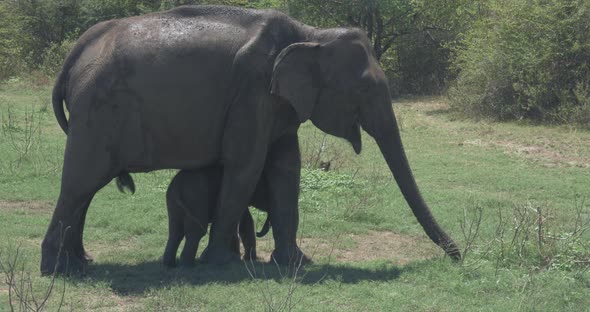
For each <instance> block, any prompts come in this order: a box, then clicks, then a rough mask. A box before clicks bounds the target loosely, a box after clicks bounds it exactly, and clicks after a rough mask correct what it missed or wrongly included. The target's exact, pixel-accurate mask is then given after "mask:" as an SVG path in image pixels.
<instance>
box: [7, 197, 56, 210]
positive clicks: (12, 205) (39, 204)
mask: <svg viewBox="0 0 590 312" xmlns="http://www.w3.org/2000/svg"><path fill="white" fill-rule="evenodd" d="M53 208H55V206H54V204H52V203H49V202H44V201H39V200H24V201H11V200H0V211H9V212H11V211H24V212H28V213H51V212H52V211H53Z"/></svg>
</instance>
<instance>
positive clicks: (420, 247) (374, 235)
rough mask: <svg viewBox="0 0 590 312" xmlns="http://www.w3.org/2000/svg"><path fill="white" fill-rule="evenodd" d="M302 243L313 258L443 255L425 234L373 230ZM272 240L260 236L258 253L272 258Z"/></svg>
mask: <svg viewBox="0 0 590 312" xmlns="http://www.w3.org/2000/svg"><path fill="white" fill-rule="evenodd" d="M298 244H299V247H300V248H301V249H302V250H303V252H305V254H306V255H308V256H310V257H311V258H312V259H313V260H328V261H330V262H344V263H346V262H361V261H375V260H389V261H391V262H392V263H395V264H401V265H403V264H406V263H408V262H411V261H416V260H424V259H429V258H432V257H436V256H440V255H442V251H441V250H440V249H439V248H438V247H437V246H436V245H434V244H433V243H432V242H430V240H428V239H427V238H426V237H420V236H410V235H401V234H396V233H393V232H377V231H371V232H369V233H366V234H343V235H340V236H337V237H334V238H333V239H326V238H300V239H299V240H298ZM272 246H273V243H272V241H271V240H270V239H268V238H265V239H264V240H260V239H259V243H258V246H257V247H258V248H257V249H258V256H259V257H260V258H262V259H263V260H268V259H270V253H271V251H272Z"/></svg>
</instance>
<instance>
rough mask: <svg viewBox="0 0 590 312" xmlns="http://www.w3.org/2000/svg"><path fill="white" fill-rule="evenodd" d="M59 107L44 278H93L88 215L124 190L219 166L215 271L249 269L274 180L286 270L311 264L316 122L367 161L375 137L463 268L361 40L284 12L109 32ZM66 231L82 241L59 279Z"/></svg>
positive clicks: (218, 11)
mask: <svg viewBox="0 0 590 312" xmlns="http://www.w3.org/2000/svg"><path fill="white" fill-rule="evenodd" d="M64 100H65V104H66V107H67V109H68V110H69V112H70V119H69V123H68V121H67V120H66V118H65V114H64V110H63V106H62V102H63V101H64ZM53 105H54V111H55V114H56V117H57V119H58V122H59V124H60V125H61V127H62V128H63V129H64V131H67V134H68V138H67V143H66V151H65V158H64V166H63V173H62V185H61V192H60V196H59V199H58V202H57V206H56V208H55V211H54V214H53V218H52V220H51V223H50V225H49V228H48V230H47V233H46V235H45V239H44V240H43V243H42V260H41V271H42V272H43V273H50V272H53V271H54V270H57V271H60V272H61V271H64V270H65V268H66V265H65V263H66V260H68V261H67V262H68V266H69V269H70V270H78V271H79V270H81V269H83V267H84V264H85V263H86V262H87V261H88V258H89V257H87V255H86V253H85V251H84V248H83V244H82V236H83V229H84V220H85V216H86V211H87V208H88V205H89V204H90V201H91V200H92V197H93V196H94V194H95V193H96V192H97V191H98V190H99V189H100V188H102V187H103V186H105V185H106V184H107V183H109V181H111V179H113V178H114V177H117V176H125V173H126V172H147V171H152V170H158V169H165V168H177V169H196V168H203V167H206V166H210V165H216V164H220V165H223V167H224V172H223V177H222V182H221V190H220V192H219V199H218V206H219V207H218V209H217V211H216V218H215V220H216V222H215V223H214V224H213V226H212V230H211V235H210V241H209V248H208V249H207V250H206V252H205V254H204V255H203V257H202V260H203V261H205V262H211V263H220V264H221V263H227V262H229V261H232V260H238V259H239V255H237V254H236V253H235V252H232V250H231V247H230V246H231V242H232V238H233V237H234V235H235V229H236V226H237V224H238V222H239V220H240V217H241V215H242V213H243V211H244V210H245V209H246V207H247V203H248V200H249V199H250V196H251V195H252V193H253V191H254V188H255V185H256V183H257V181H258V180H259V179H260V178H261V176H262V178H263V179H266V180H267V181H268V182H269V183H268V185H269V194H271V195H270V196H269V203H270V206H272V207H273V213H272V214H271V219H272V220H271V222H272V224H273V229H272V230H273V236H274V240H275V250H274V251H273V253H272V257H273V258H274V261H276V262H277V263H279V264H290V263H295V262H297V261H299V260H301V259H304V258H303V257H304V256H303V253H302V252H301V251H300V249H299V248H298V246H297V243H296V234H297V226H298V223H299V217H298V196H299V177H300V167H301V161H300V153H299V143H298V140H297V130H298V128H299V125H300V124H301V123H302V122H305V121H306V120H311V121H312V122H313V124H314V125H315V126H317V127H318V128H319V129H321V130H323V131H324V132H326V133H329V134H331V135H334V136H337V137H341V138H344V139H346V140H348V141H349V142H350V143H351V144H352V147H353V149H354V150H355V152H357V153H360V151H361V135H360V127H361V126H362V127H363V129H364V130H365V131H366V132H367V133H369V135H371V136H372V137H373V138H374V139H375V140H376V142H377V144H378V145H379V147H380V149H381V152H382V154H383V157H384V158H385V160H386V162H387V164H388V165H389V168H390V169H391V171H392V173H393V176H394V178H395V180H396V181H397V183H398V186H399V187H400V189H401V191H402V193H403V195H404V197H405V199H406V200H407V202H408V204H409V206H410V207H411V208H412V211H413V212H414V214H415V216H416V217H417V219H418V221H419V222H420V224H421V225H422V227H423V228H424V230H425V232H426V234H427V235H428V236H429V237H430V238H431V239H432V240H433V242H434V243H436V244H438V245H439V246H441V247H442V248H443V249H444V250H445V251H446V252H447V254H449V255H450V256H451V257H452V258H454V259H459V258H460V253H459V251H458V249H457V246H456V245H455V243H454V242H453V240H452V239H451V238H450V237H449V236H448V235H447V234H446V233H445V232H444V231H443V230H442V229H441V228H440V227H439V225H438V224H437V223H436V221H435V220H434V218H433V216H432V214H431V212H430V209H429V208H428V206H427V205H426V203H425V202H424V200H423V198H422V196H421V195H420V192H419V190H418V187H417V185H416V183H415V181H414V177H413V175H412V172H411V170H410V167H409V164H408V161H407V159H406V155H405V153H404V149H403V147H402V142H401V139H400V133H399V130H398V126H397V122H396V119H395V116H394V113H393V110H392V106H391V99H390V96H389V90H388V83H387V80H386V78H385V75H384V74H383V71H382V70H381V68H380V67H379V65H378V62H377V59H376V58H375V54H374V52H373V50H372V48H371V44H370V42H369V40H368V38H367V36H366V35H365V33H364V32H363V31H361V30H358V29H344V28H335V29H316V28H313V27H310V26H307V25H304V24H301V23H299V22H297V21H296V20H293V19H292V18H290V17H288V16H286V15H284V14H281V13H279V12H275V11H266V10H252V9H243V8H232V7H224V6H188V7H180V8H176V9H174V10H171V11H167V12H161V13H153V14H148V15H144V16H139V17H130V18H125V19H119V20H112V21H107V22H103V23H100V24H97V25H95V26H93V27H92V28H91V29H89V30H88V31H86V32H85V33H84V34H83V35H82V37H81V38H80V39H79V41H78V43H77V45H76V46H75V47H74V48H73V50H72V52H71V53H70V55H69V56H68V58H67V60H66V62H65V64H64V67H63V70H62V72H61V74H60V76H59V78H58V80H57V82H56V85H55V88H54V94H53ZM265 161H266V170H265V173H264V175H262V174H261V173H262V168H263V167H264V166H265ZM62 227H63V228H67V229H68V230H67V233H66V235H65V238H64V239H63V247H62V253H61V256H60V257H59V262H58V263H57V265H56V259H58V257H57V255H58V250H59V246H60V233H61V230H60V229H61V228H62Z"/></svg>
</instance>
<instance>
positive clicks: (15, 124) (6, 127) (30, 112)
mask: <svg viewBox="0 0 590 312" xmlns="http://www.w3.org/2000/svg"><path fill="white" fill-rule="evenodd" d="M41 114H42V113H40V112H38V111H37V110H36V109H35V107H34V105H31V106H30V107H27V108H26V109H25V112H24V114H23V115H22V116H19V114H17V113H16V112H15V111H14V110H13V109H12V108H11V107H10V106H8V107H7V108H6V109H5V110H4V111H3V112H2V115H1V120H2V136H3V137H4V138H6V140H7V141H8V143H9V146H10V147H11V148H12V150H13V151H14V152H15V153H16V154H17V155H18V157H17V162H19V163H20V162H21V161H22V160H24V159H25V158H27V157H28V156H29V154H30V152H31V151H32V150H33V148H34V147H36V146H37V145H38V144H39V142H40V141H41Z"/></svg>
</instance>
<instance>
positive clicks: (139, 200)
mask: <svg viewBox="0 0 590 312" xmlns="http://www.w3.org/2000/svg"><path fill="white" fill-rule="evenodd" d="M49 99H50V89H49V88H35V87H30V86H25V85H24V84H21V83H12V84H6V85H2V86H0V117H1V119H0V121H1V126H2V129H1V132H0V237H1V238H2V239H0V262H1V263H2V265H3V271H4V272H3V273H10V272H9V271H11V270H10V268H9V266H10V265H11V264H14V265H15V267H14V270H12V271H14V273H15V274H16V275H15V280H16V290H17V291H19V293H20V294H21V297H26V298H21V299H23V300H20V303H22V302H25V301H26V302H28V303H30V304H34V301H35V300H33V298H32V297H31V296H30V294H31V293H33V294H35V299H36V301H37V303H38V304H40V302H41V301H42V299H41V298H42V297H43V296H44V294H45V292H46V289H47V288H48V286H49V284H50V282H51V280H52V279H51V278H47V277H45V278H44V277H40V276H39V260H40V244H41V240H42V238H43V235H44V233H45V230H46V227H47V225H48V222H49V219H50V217H51V213H52V210H53V208H54V204H55V201H56V199H57V195H58V192H59V183H60V175H61V173H60V172H61V162H62V157H63V148H64V142H65V135H64V134H63V133H62V132H61V129H60V128H59V126H58V125H57V122H56V121H55V119H54V116H53V112H52V109H51V105H49V104H50V103H49ZM395 110H396V112H397V114H398V119H399V121H400V124H401V126H402V136H403V140H404V143H405V146H406V151H407V154H408V157H409V159H410V163H411V165H412V167H413V170H414V173H415V176H416V178H417V180H418V184H419V186H420V187H421V190H422V192H423V194H424V196H425V198H426V201H427V202H428V203H429V204H430V206H431V208H432V209H433V212H434V214H435V216H436V217H437V219H438V220H439V222H440V223H441V224H442V226H443V228H445V229H447V230H448V231H449V232H450V233H451V235H452V236H453V237H454V238H455V239H456V240H457V241H458V242H459V244H460V245H461V247H462V248H464V249H465V250H464V253H465V254H466V257H465V260H464V262H463V263H461V264H454V263H452V262H451V261H450V260H449V259H448V258H445V257H444V255H443V252H442V251H441V250H440V249H438V248H437V247H436V246H434V245H433V244H432V243H430V242H429V240H428V239H427V238H426V237H425V234H424V233H423V231H422V229H421V228H420V226H419V225H418V223H417V221H416V220H415V218H414V217H413V215H412V213H411V211H410V209H409V208H408V207H407V204H406V203H405V201H404V200H403V198H402V197H401V194H400V192H399V189H398V188H397V185H396V184H395V183H394V182H393V179H392V178H391V174H390V172H389V171H388V169H387V166H386V164H385V161H384V160H383V158H382V157H381V155H380V153H379V151H378V148H377V146H376V145H375V143H374V141H373V140H372V139H371V138H370V137H368V136H365V137H364V141H363V142H364V147H363V153H362V154H361V155H360V156H356V155H355V154H354V153H353V151H352V148H351V147H349V146H348V145H347V143H346V142H344V141H342V140H338V139H335V138H331V137H327V136H325V135H324V134H323V133H321V132H320V131H319V130H316V129H315V128H314V127H313V126H312V125H311V124H310V123H306V124H305V125H303V127H302V129H301V131H300V138H301V145H302V153H303V160H304V164H303V165H304V167H305V169H304V171H303V174H302V183H301V189H302V193H301V199H300V211H301V224H300V232H299V237H300V245H301V246H302V249H303V250H304V252H306V253H307V254H308V255H311V256H312V257H313V259H314V264H313V265H309V266H307V267H305V268H299V269H293V268H292V269H290V270H288V269H286V268H282V269H279V268H277V267H275V266H274V265H273V264H265V263H262V262H261V263H241V264H235V265H232V266H223V267H216V266H208V265H198V266H197V267H195V268H194V269H165V268H164V267H163V266H162V265H161V264H160V257H161V255H162V253H163V249H164V244H165V241H166V237H167V216H166V209H165V200H164V194H165V191H166V188H167V186H168V183H169V181H170V179H171V177H172V176H173V174H174V172H173V171H160V172H153V173H148V174H136V175H135V176H134V177H135V179H136V184H137V188H138V189H137V192H136V194H135V195H128V194H121V193H119V192H118V191H117V190H116V187H115V186H114V185H113V184H110V185H108V186H107V187H105V188H104V189H103V190H101V191H100V192H99V193H98V194H97V196H96V197H95V198H94V200H93V202H92V205H91V207H90V210H89V213H88V217H87V224H86V230H85V245H86V248H87V249H88V251H89V252H90V253H91V254H92V255H93V256H94V258H95V262H94V263H93V264H92V265H91V266H89V270H88V272H87V274H86V275H85V276H83V277H70V278H66V279H62V278H57V279H56V280H55V284H54V287H53V292H52V293H51V295H50V296H49V299H48V301H47V305H48V308H47V310H48V311H53V310H56V309H57V308H58V307H60V306H61V307H62V309H63V310H65V311H69V310H73V311H88V310H93V311H264V310H269V311H290V310H293V311H473V310H492V311H516V310H523V311H529V310H541V311H559V310H563V311H590V308H588V307H590V270H589V267H590V246H589V241H590V230H588V227H589V226H590V133H588V132H584V131H577V130H576V129H572V128H567V127H559V128H555V127H541V126H531V125H522V124H514V123H506V124H501V123H500V124H499V123H486V122H473V121H469V120H461V119H458V118H456V117H454V115H453V114H452V113H450V112H449V111H448V109H447V106H446V104H445V102H444V99H442V98H419V99H411V100H403V101H397V102H396V103H395ZM327 161H329V162H330V164H331V170H330V171H328V172H324V171H321V170H318V169H317V167H319V163H320V162H327ZM264 218H265V215H264V214H262V213H255V219H256V223H257V225H258V228H260V226H261V225H262V222H263V221H264ZM586 230H588V231H586ZM269 236H270V235H269ZM206 241H207V240H206V239H204V244H206ZM271 241H272V240H271V238H270V237H266V238H265V239H261V240H259V241H258V242H259V250H260V255H262V256H263V257H264V258H265V260H268V257H269V254H270V251H271V249H272V243H271ZM201 250H202V249H201ZM29 285H30V287H29ZM64 287H65V289H64ZM14 288H15V287H13V290H14ZM27 293H28V294H29V295H28V296H27V295H26V294H27ZM9 296H10V297H11V298H10V297H9ZM11 300H12V302H13V303H14V304H15V309H16V310H18V308H19V298H15V293H14V292H13V291H9V285H8V283H7V281H6V279H5V278H4V276H3V278H2V279H1V280H0V311H9V310H10V305H9V302H10V301H11Z"/></svg>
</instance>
